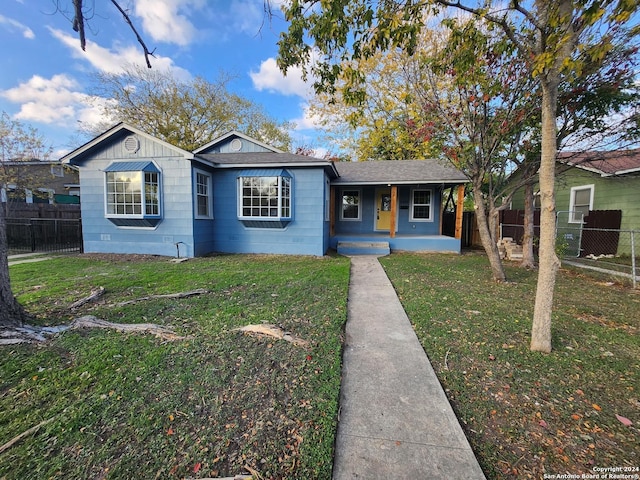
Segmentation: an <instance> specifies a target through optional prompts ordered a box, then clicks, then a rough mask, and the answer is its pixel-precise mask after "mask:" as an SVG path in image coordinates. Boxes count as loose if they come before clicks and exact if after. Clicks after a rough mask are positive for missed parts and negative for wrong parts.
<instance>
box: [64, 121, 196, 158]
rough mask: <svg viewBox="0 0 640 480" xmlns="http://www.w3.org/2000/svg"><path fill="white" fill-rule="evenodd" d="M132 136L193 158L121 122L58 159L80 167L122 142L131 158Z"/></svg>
mask: <svg viewBox="0 0 640 480" xmlns="http://www.w3.org/2000/svg"><path fill="white" fill-rule="evenodd" d="M132 136H133V137H135V136H138V137H140V138H143V139H146V140H147V141H150V142H154V143H157V144H159V145H161V146H162V147H164V148H166V149H169V150H171V151H173V152H175V154H176V156H181V157H184V158H187V159H192V158H193V154H192V153H191V152H187V151H186V150H182V149H181V148H179V147H176V146H175V145H171V144H170V143H168V142H165V141H164V140H160V139H159V138H156V137H154V136H152V135H149V134H148V133H145V132H143V131H142V130H139V129H138V128H136V127H133V126H131V125H128V124H126V123H123V122H121V123H118V124H117V125H114V126H113V127H111V128H110V129H109V130H107V131H105V132H104V133H102V134H100V135H98V136H97V137H95V138H94V139H93V140H90V141H89V142H87V143H85V144H84V145H82V146H81V147H78V148H76V149H75V150H73V151H71V152H69V153H68V154H66V155H65V156H63V157H62V158H61V159H60V162H62V163H67V164H72V165H81V164H82V163H83V162H84V161H85V160H86V159H88V158H90V157H91V156H92V155H93V154H94V153H95V152H97V151H99V150H101V149H103V148H105V147H106V146H108V145H110V144H112V143H114V142H117V141H122V142H123V144H124V148H125V149H127V150H128V152H129V153H130V154H131V156H132V157H133V156H135V153H136V152H137V147H138V145H136V144H135V141H134V140H131V141H130V137H132Z"/></svg>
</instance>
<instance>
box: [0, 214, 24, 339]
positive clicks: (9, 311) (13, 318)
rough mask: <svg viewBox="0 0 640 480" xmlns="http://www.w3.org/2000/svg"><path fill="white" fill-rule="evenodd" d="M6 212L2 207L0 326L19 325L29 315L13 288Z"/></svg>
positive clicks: (0, 221)
mask: <svg viewBox="0 0 640 480" xmlns="http://www.w3.org/2000/svg"><path fill="white" fill-rule="evenodd" d="M7 203H8V202H7ZM4 212H5V211H4V208H0V326H10V327H19V326H21V325H23V324H24V322H25V321H27V320H28V318H29V316H28V315H27V312H26V311H25V310H24V308H22V305H20V304H19V303H18V301H17V300H16V298H15V297H14V296H13V292H12V290H11V280H10V278H9V259H8V258H7V255H8V248H7V222H6V217H5V213H4Z"/></svg>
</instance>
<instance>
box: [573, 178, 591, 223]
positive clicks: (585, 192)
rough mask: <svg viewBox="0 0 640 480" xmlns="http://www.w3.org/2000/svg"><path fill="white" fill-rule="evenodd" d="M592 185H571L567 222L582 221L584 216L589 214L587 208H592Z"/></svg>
mask: <svg viewBox="0 0 640 480" xmlns="http://www.w3.org/2000/svg"><path fill="white" fill-rule="evenodd" d="M593 191H594V185H581V186H579V187H571V197H570V199H569V210H570V212H571V213H570V214H569V222H570V223H582V221H583V220H584V217H586V216H587V215H589V210H592V209H593Z"/></svg>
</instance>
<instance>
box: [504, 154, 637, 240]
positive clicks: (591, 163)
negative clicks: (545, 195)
mask: <svg viewBox="0 0 640 480" xmlns="http://www.w3.org/2000/svg"><path fill="white" fill-rule="evenodd" d="M556 171H557V174H556V211H557V212H558V221H559V226H560V224H565V225H567V226H568V227H571V225H575V226H576V227H577V226H578V225H581V224H582V222H583V218H584V217H587V215H588V213H589V212H592V211H594V210H599V211H603V210H606V211H613V210H619V211H621V212H622V217H621V221H620V226H619V227H618V228H619V229H620V230H636V231H640V149H635V150H616V151H602V152H580V153H577V152H562V153H560V154H559V155H558V161H557V163H556ZM534 191H536V192H537V191H538V186H537V185H536V187H534ZM534 204H535V207H536V208H540V199H539V198H538V197H537V196H536V198H535V203H534ZM511 208H512V209H513V210H522V209H524V198H523V190H520V191H518V192H516V194H515V195H514V197H513V200H512V203H511ZM603 215H604V216H606V215H607V213H603ZM611 217H614V212H611ZM621 247H622V244H621Z"/></svg>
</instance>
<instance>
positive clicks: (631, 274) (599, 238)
mask: <svg viewBox="0 0 640 480" xmlns="http://www.w3.org/2000/svg"><path fill="white" fill-rule="evenodd" d="M590 215H591V213H590ZM638 242H640V231H638V230H621V229H617V228H593V227H589V226H588V224H587V223H585V222H584V218H583V214H582V212H570V211H560V212H557V213H556V251H557V253H558V256H560V258H562V260H563V261H564V262H565V263H567V264H569V265H574V266H578V267H582V268H587V269H590V270H594V271H597V272H600V273H604V274H608V275H614V276H617V277H622V278H627V279H630V280H631V282H632V284H633V287H634V288H636V286H637V283H638V280H640V262H639V260H640V259H639V258H638V255H639V254H640V252H639V251H638Z"/></svg>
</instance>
